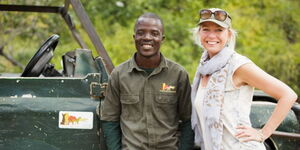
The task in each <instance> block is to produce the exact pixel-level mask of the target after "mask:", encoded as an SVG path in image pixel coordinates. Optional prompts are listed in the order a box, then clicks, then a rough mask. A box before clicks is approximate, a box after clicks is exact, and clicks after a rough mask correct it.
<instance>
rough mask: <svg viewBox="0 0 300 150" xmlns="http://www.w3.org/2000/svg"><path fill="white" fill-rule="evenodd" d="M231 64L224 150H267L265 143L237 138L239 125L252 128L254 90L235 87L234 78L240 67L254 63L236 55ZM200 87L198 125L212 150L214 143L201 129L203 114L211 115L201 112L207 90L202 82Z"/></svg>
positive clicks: (247, 87)
mask: <svg viewBox="0 0 300 150" xmlns="http://www.w3.org/2000/svg"><path fill="white" fill-rule="evenodd" d="M229 63H230V65H229V72H228V75H227V79H226V85H225V97H224V103H223V108H222V113H221V120H222V121H223V137H222V146H223V148H224V150H254V149H255V150H265V146H264V145H263V143H259V142H256V141H250V142H240V141H239V140H238V139H237V138H235V134H236V133H237V129H236V127H237V126H238V125H245V126H251V122H250V117H249V116H250V109H251V103H252V96H253V91H254V88H253V87H251V86H248V85H245V86H241V87H238V88H237V87H235V86H234V84H233V81H232V76H233V73H234V72H235V71H236V69H238V68H239V67H240V66H242V65H244V64H246V63H252V62H251V61H250V60H249V59H248V58H247V57H244V56H242V55H239V54H237V53H235V54H233V56H232V58H231V59H230V60H229ZM198 87H199V88H198V90H197V94H196V99H195V105H194V107H195V110H196V113H197V115H198V118H199V120H198V122H197V123H198V128H199V131H200V132H201V133H202V135H201V136H202V138H203V144H204V147H205V150H210V149H211V147H212V144H211V143H212V141H209V140H207V139H210V138H207V136H210V135H209V133H207V131H204V128H201V126H203V124H204V122H202V121H204V119H201V118H203V113H209V112H202V111H201V110H202V109H201V108H202V104H203V95H204V93H205V92H206V89H205V88H203V87H201V82H200V85H199V86H198ZM201 124H202V125H201Z"/></svg>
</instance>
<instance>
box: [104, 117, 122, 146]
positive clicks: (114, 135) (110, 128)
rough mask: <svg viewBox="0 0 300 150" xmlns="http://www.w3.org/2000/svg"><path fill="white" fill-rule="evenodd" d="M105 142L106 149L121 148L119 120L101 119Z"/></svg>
mask: <svg viewBox="0 0 300 150" xmlns="http://www.w3.org/2000/svg"><path fill="white" fill-rule="evenodd" d="M102 129H103V133H104V138H105V143H106V147H107V149H108V150H121V148H122V144H121V137H122V135H121V134H122V133H121V128H120V122H119V121H102Z"/></svg>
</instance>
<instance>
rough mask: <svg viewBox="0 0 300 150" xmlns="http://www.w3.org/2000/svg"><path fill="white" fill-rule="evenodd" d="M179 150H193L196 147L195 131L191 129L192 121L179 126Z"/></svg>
mask: <svg viewBox="0 0 300 150" xmlns="http://www.w3.org/2000/svg"><path fill="white" fill-rule="evenodd" d="M179 131H180V137H179V150H191V149H193V147H194V131H193V130H192V127H191V121H190V120H188V121H185V122H182V123H180V124H179Z"/></svg>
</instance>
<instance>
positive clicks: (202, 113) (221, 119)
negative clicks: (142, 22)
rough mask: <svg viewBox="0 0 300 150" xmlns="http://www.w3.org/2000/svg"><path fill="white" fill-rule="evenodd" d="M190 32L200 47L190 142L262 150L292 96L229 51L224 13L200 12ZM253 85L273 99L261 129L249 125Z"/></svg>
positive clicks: (209, 148) (213, 148)
mask: <svg viewBox="0 0 300 150" xmlns="http://www.w3.org/2000/svg"><path fill="white" fill-rule="evenodd" d="M194 34H195V41H196V43H198V44H199V45H200V46H201V47H202V48H203V49H204V52H203V54H202V57H201V60H200V64H199V66H198V68H197V72H196V75H195V78H194V82H193V87H192V104H193V113H192V127H193V129H194V131H195V144H196V145H199V146H201V150H221V149H224V150H236V149H238V150H244V149H251V150H253V149H255V150H263V149H265V147H264V145H263V141H264V140H265V139H267V138H268V137H269V136H270V135H271V134H272V132H274V131H275V129H276V128H277V127H278V126H279V124H280V123H281V122H282V121H283V119H284V118H285V116H286V115H287V113H288V111H289V110H290V108H291V106H292V104H293V103H294V102H295V101H296V99H297V95H296V94H295V92H294V91H293V90H292V89H291V88H290V87H288V86H287V85H286V84H284V83H283V82H281V81H279V80H278V79H276V78H274V77H272V76H270V75H269V74H267V73H266V72H264V71H263V70H261V69H260V68H259V67H258V66H256V65H255V64H254V63H253V62H251V61H250V60H249V59H248V58H246V57H244V56H242V55H240V54H238V53H236V52H235V51H234V46H235V37H236V35H235V31H234V30H233V29H232V27H231V17H230V16H229V14H228V13H227V12H226V11H224V10H222V9H218V8H210V9H204V10H201V11H200V21H199V24H198V27H197V28H196V29H195V32H194ZM254 87H255V88H258V89H261V90H262V91H264V92H265V93H267V94H269V95H270V96H272V97H274V98H275V99H277V100H278V104H277V106H276V108H275V110H274V112H273V114H272V116H271V117H270V118H269V120H268V121H267V123H266V124H265V126H264V127H263V128H262V129H260V130H257V129H254V128H252V127H251V123H250V118H249V114H250V108H251V102H252V96H253V91H254ZM278 91H280V92H278Z"/></svg>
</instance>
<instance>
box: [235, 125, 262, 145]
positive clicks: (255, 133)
mask: <svg viewBox="0 0 300 150" xmlns="http://www.w3.org/2000/svg"><path fill="white" fill-rule="evenodd" d="M236 129H237V130H238V132H237V134H236V135H235V137H236V138H238V139H239V141H241V142H248V141H258V142H263V141H264V140H265V139H266V137H265V136H264V135H263V133H262V130H256V129H254V128H252V127H248V126H243V125H239V126H237V127H236Z"/></svg>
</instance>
